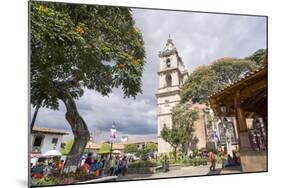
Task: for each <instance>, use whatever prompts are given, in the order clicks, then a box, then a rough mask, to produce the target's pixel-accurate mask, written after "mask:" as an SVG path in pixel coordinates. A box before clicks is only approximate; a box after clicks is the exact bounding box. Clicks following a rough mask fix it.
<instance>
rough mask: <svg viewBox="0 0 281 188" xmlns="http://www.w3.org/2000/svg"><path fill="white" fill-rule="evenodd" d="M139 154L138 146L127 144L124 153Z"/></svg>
mask: <svg viewBox="0 0 281 188" xmlns="http://www.w3.org/2000/svg"><path fill="white" fill-rule="evenodd" d="M137 152H138V146H137V144H126V145H125V147H124V153H132V154H136V153H137Z"/></svg>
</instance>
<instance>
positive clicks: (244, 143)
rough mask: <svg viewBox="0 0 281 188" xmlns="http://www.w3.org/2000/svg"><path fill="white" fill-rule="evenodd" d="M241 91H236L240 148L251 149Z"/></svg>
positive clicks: (235, 104) (235, 105)
mask: <svg viewBox="0 0 281 188" xmlns="http://www.w3.org/2000/svg"><path fill="white" fill-rule="evenodd" d="M239 97H240V92H239V91H238V92H236V95H235V98H234V107H235V112H236V113H235V114H236V122H237V125H238V126H237V129H238V143H239V148H240V149H239V150H240V151H241V150H251V149H252V147H251V143H250V140H249V135H248V132H247V123H246V117H245V114H244V110H243V108H242V106H241V101H240V98H239Z"/></svg>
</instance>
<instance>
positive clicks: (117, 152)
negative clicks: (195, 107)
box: [112, 150, 121, 154]
mask: <svg viewBox="0 0 281 188" xmlns="http://www.w3.org/2000/svg"><path fill="white" fill-rule="evenodd" d="M112 153H116V154H120V153H121V151H119V150H114V151H112Z"/></svg>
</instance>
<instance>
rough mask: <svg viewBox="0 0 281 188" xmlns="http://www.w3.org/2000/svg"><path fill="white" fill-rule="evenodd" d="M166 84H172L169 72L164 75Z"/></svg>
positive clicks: (169, 85) (168, 85)
mask: <svg viewBox="0 0 281 188" xmlns="http://www.w3.org/2000/svg"><path fill="white" fill-rule="evenodd" d="M166 86H167V87H171V86H172V76H171V75H170V74H168V75H166Z"/></svg>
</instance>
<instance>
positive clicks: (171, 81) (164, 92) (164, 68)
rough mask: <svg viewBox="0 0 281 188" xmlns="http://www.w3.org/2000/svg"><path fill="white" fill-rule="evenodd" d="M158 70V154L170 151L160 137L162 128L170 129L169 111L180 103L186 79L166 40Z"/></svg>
mask: <svg viewBox="0 0 281 188" xmlns="http://www.w3.org/2000/svg"><path fill="white" fill-rule="evenodd" d="M159 59H160V70H159V72H158V75H159V89H158V91H157V93H156V97H157V105H158V112H157V119H158V133H157V134H158V154H160V153H167V152H169V151H170V145H169V144H168V143H167V142H165V141H164V140H163V139H162V138H161V137H160V132H161V130H162V128H163V127H167V128H171V127H172V117H171V109H172V108H173V107H174V106H175V105H177V104H178V103H179V102H180V88H181V87H182V85H183V83H184V81H185V80H186V79H187V78H188V72H187V71H186V70H185V67H184V64H183V62H182V59H181V57H180V56H179V54H178V51H177V49H176V47H175V45H174V43H173V41H172V39H170V38H169V39H168V40H167V43H166V46H165V48H164V49H163V50H162V51H160V52H159Z"/></svg>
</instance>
